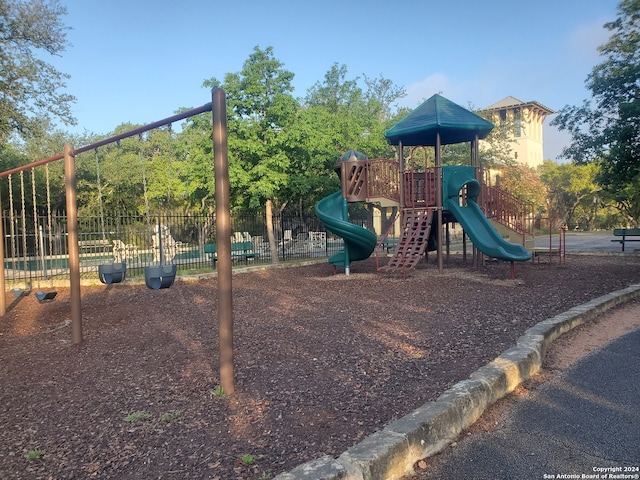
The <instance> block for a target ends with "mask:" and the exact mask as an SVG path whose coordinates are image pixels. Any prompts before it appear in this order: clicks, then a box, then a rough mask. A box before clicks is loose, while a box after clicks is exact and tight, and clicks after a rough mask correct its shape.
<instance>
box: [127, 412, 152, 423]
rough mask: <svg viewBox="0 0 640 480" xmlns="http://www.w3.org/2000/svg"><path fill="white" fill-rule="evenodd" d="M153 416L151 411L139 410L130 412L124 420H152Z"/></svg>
mask: <svg viewBox="0 0 640 480" xmlns="http://www.w3.org/2000/svg"><path fill="white" fill-rule="evenodd" d="M151 417H153V415H152V414H151V413H149V412H142V411H137V412H132V413H129V414H128V415H127V416H126V417H124V421H125V422H131V423H138V422H143V421H145V420H150V419H151Z"/></svg>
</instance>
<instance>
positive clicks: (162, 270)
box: [144, 265, 177, 290]
mask: <svg viewBox="0 0 640 480" xmlns="http://www.w3.org/2000/svg"><path fill="white" fill-rule="evenodd" d="M176 271H177V267H176V266H175V265H155V266H151V267H145V268H144V281H145V283H146V284H147V287H148V288H151V289H153V290H158V289H160V288H169V287H170V286H171V285H173V281H174V280H175V279H176Z"/></svg>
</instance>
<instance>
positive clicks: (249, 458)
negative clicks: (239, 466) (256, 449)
mask: <svg viewBox="0 0 640 480" xmlns="http://www.w3.org/2000/svg"><path fill="white" fill-rule="evenodd" d="M241 460H242V463H243V464H244V465H253V464H254V463H255V461H256V459H255V457H254V456H253V455H251V454H250V453H247V454H245V455H243V456H242V458H241Z"/></svg>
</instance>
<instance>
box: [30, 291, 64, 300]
mask: <svg viewBox="0 0 640 480" xmlns="http://www.w3.org/2000/svg"><path fill="white" fill-rule="evenodd" d="M56 295H58V292H36V293H35V296H36V298H37V299H38V301H39V302H44V301H45V300H53V299H54V298H56Z"/></svg>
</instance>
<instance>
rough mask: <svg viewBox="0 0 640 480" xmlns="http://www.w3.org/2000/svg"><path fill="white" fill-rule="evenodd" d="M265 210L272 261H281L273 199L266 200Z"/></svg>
mask: <svg viewBox="0 0 640 480" xmlns="http://www.w3.org/2000/svg"><path fill="white" fill-rule="evenodd" d="M264 210H265V216H266V221H267V237H268V238H269V251H270V252H271V263H280V257H278V244H277V243H276V236H275V235H274V234H273V204H272V203H271V200H267V201H266V203H265V209H264Z"/></svg>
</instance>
